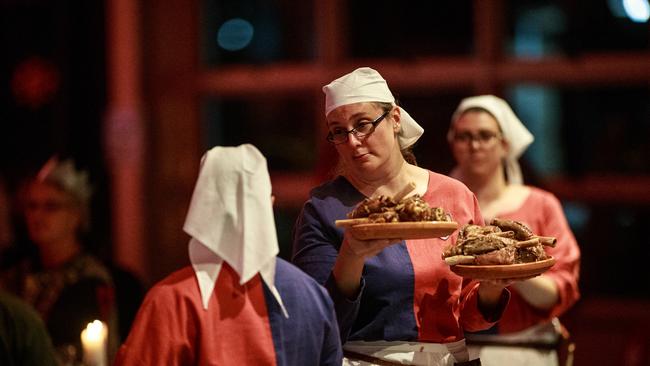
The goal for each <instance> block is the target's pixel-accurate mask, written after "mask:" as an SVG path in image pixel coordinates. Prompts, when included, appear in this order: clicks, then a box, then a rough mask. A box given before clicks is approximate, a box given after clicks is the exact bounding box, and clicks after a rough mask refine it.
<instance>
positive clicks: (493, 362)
mask: <svg viewBox="0 0 650 366" xmlns="http://www.w3.org/2000/svg"><path fill="white" fill-rule="evenodd" d="M560 326H561V325H560V322H559V320H558V319H557V318H555V319H553V320H552V321H551V322H548V323H543V324H538V325H535V326H533V327H530V328H528V329H525V330H522V331H520V332H516V333H508V334H500V335H474V334H472V335H467V337H468V338H469V337H471V339H472V340H476V341H479V342H480V341H483V342H489V343H491V344H489V345H472V344H470V345H469V346H468V347H469V349H470V350H471V352H472V353H473V354H478V355H479V356H480V357H481V365H482V366H500V365H526V366H557V365H559V360H558V354H557V350H556V345H557V344H558V342H559V337H560V333H559V327H560Z"/></svg>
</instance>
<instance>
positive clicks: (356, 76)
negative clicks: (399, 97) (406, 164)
mask: <svg viewBox="0 0 650 366" xmlns="http://www.w3.org/2000/svg"><path fill="white" fill-rule="evenodd" d="M323 92H324V93H325V116H327V115H328V114H329V113H330V112H331V111H333V110H334V109H336V108H337V107H340V106H342V105H346V104H353V103H361V102H382V103H391V104H392V105H393V106H395V98H394V97H393V94H392V93H391V92H390V89H388V84H387V83H386V80H384V78H383V77H381V75H379V73H378V72H377V71H375V70H373V69H371V68H369V67H361V68H358V69H356V70H354V71H352V72H351V73H349V74H347V75H343V76H341V77H340V78H338V79H336V80H334V81H332V82H331V83H329V84H327V85H325V86H324V87H323ZM398 108H399V109H400V114H401V122H400V126H401V128H400V131H399V134H398V136H397V138H398V141H399V146H400V148H402V149H405V148H407V147H409V146H411V145H413V144H414V143H415V142H416V141H417V140H418V139H419V138H420V136H422V134H423V133H424V129H423V128H422V127H421V126H420V125H419V124H418V123H417V122H415V120H414V119H413V118H412V117H411V116H410V115H409V114H408V113H407V112H406V111H405V110H404V109H403V108H402V107H398Z"/></svg>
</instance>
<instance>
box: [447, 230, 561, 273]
mask: <svg viewBox="0 0 650 366" xmlns="http://www.w3.org/2000/svg"><path fill="white" fill-rule="evenodd" d="M543 245H548V246H554V245H555V238H551V237H540V236H536V235H534V234H533V232H532V231H531V230H530V229H529V228H528V227H527V226H526V225H524V224H523V223H521V222H518V221H514V220H500V219H494V220H492V222H491V225H486V226H480V225H471V224H469V225H465V226H463V227H462V228H461V230H460V231H459V233H458V239H457V241H456V244H455V245H449V246H447V247H446V248H445V250H444V251H443V254H442V256H443V259H444V260H445V262H447V263H448V264H449V265H456V264H477V265H488V264H516V263H529V262H535V261H540V260H544V259H547V258H548V256H547V255H546V252H545V251H544V247H543Z"/></svg>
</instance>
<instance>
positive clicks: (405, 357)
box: [343, 339, 475, 366]
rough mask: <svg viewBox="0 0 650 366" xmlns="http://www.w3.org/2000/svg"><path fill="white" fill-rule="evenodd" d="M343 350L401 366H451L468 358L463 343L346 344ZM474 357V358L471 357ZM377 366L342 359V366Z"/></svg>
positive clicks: (358, 342)
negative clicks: (400, 365)
mask: <svg viewBox="0 0 650 366" xmlns="http://www.w3.org/2000/svg"><path fill="white" fill-rule="evenodd" d="M343 349H344V350H345V351H351V352H354V353H359V354H363V355H367V356H371V357H373V358H377V359H380V360H384V361H389V362H394V363H396V364H402V365H418V366H453V365H454V363H456V362H464V361H468V360H469V359H470V355H469V353H468V349H467V347H466V345H465V340H464V339H463V340H460V341H457V342H452V343H444V344H443V343H421V342H402V341H397V342H387V341H374V342H364V341H350V342H346V343H345V344H344V345H343ZM473 358H475V357H473ZM371 365H378V364H377V363H373V362H372V361H359V360H354V359H348V358H347V357H346V358H344V359H343V366H371Z"/></svg>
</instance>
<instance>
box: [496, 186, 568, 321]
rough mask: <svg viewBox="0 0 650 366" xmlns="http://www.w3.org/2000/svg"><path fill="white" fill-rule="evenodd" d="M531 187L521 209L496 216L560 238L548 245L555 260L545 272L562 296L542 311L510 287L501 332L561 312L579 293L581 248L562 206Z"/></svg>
mask: <svg viewBox="0 0 650 366" xmlns="http://www.w3.org/2000/svg"><path fill="white" fill-rule="evenodd" d="M530 189H531V191H530V195H529V196H528V198H526V200H525V201H524V202H523V204H522V205H521V206H520V207H519V208H518V209H516V210H515V211H512V212H504V213H499V214H498V215H497V216H496V217H499V218H503V219H512V220H517V221H520V222H522V223H524V224H526V225H527V226H528V227H529V228H530V229H531V230H532V231H533V232H534V233H535V234H537V235H541V236H554V237H556V238H557V245H556V246H555V248H550V247H545V250H546V253H547V254H548V255H551V256H553V258H555V260H556V263H555V265H553V267H551V268H550V269H549V270H548V271H547V272H545V273H544V275H545V276H548V277H550V278H551V279H553V280H554V281H555V283H556V284H557V288H558V291H559V297H560V299H559V301H558V303H557V304H556V305H555V306H554V307H553V308H552V309H550V310H549V311H541V310H538V309H535V308H533V307H532V306H531V305H529V304H528V303H527V302H526V301H525V300H524V299H523V298H522V297H521V296H520V295H519V294H518V293H517V291H516V290H514V291H511V293H512V296H511V298H510V303H509V304H508V306H507V307H506V310H505V312H504V314H503V317H502V318H501V321H500V322H499V324H498V327H499V333H509V332H515V331H519V330H523V329H526V328H528V327H530V326H533V325H536V324H539V323H540V322H542V321H545V320H550V319H551V318H553V317H557V316H560V315H562V314H563V313H564V312H565V311H566V310H567V309H569V307H571V306H572V305H573V304H574V303H575V302H576V301H577V300H578V298H579V297H580V292H579V290H578V276H579V270H580V248H579V247H578V243H577V242H576V239H575V237H574V236H573V233H572V232H571V229H570V228H569V224H568V223H567V220H566V218H565V216H564V213H563V211H562V206H561V205H560V202H559V201H558V199H557V198H556V197H555V196H554V195H553V194H551V193H549V192H546V191H544V190H541V189H539V188H535V187H530Z"/></svg>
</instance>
